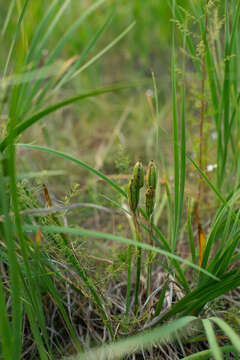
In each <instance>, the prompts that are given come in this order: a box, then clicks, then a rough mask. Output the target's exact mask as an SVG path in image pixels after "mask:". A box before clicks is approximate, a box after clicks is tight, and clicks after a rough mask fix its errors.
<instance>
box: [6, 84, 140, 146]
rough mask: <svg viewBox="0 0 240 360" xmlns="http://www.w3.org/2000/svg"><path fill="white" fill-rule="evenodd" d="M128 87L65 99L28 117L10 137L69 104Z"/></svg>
mask: <svg viewBox="0 0 240 360" xmlns="http://www.w3.org/2000/svg"><path fill="white" fill-rule="evenodd" d="M132 86H133V85H132ZM129 87H131V85H130V84H128V85H124V84H120V85H116V86H112V87H105V88H101V89H97V90H92V91H89V92H86V93H82V94H79V95H77V96H73V97H70V98H68V99H66V100H64V101H60V102H58V103H56V104H54V105H51V106H49V107H47V108H45V109H44V110H41V111H40V112H38V113H36V114H34V115H32V116H30V117H29V118H28V119H26V120H25V121H23V122H22V123H20V124H18V125H17V126H16V127H15V128H14V129H12V133H11V136H12V137H13V138H16V137H17V136H18V135H20V134H22V133H23V132H24V131H25V130H26V129H28V128H29V127H31V126H32V125H33V124H35V123H36V122H37V121H39V120H40V119H42V118H43V117H45V116H47V115H49V114H51V113H53V112H55V111H56V110H58V109H61V108H63V107H65V106H68V105H71V104H73V103H75V102H76V101H79V100H83V99H86V98H89V97H93V96H98V95H101V94H105V93H108V92H113V91H118V90H122V89H127V88H129ZM9 139H10V135H9V134H8V135H7V136H6V137H5V138H4V139H3V140H2V141H1V143H0V151H3V150H5V148H6V147H7V146H8V143H9Z"/></svg>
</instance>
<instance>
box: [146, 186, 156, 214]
mask: <svg viewBox="0 0 240 360" xmlns="http://www.w3.org/2000/svg"><path fill="white" fill-rule="evenodd" d="M154 195H155V191H154V189H153V187H152V186H149V187H148V188H147V191H146V214H147V217H148V218H150V216H151V215H152V213H153V209H154Z"/></svg>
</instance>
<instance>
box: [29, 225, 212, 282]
mask: <svg viewBox="0 0 240 360" xmlns="http://www.w3.org/2000/svg"><path fill="white" fill-rule="evenodd" d="M23 229H24V230H25V231H34V232H37V231H38V230H39V229H41V231H42V232H48V233H53V234H70V235H84V236H89V237H94V238H98V239H106V240H112V241H117V242H120V243H123V244H127V245H134V246H136V247H141V248H142V249H145V250H149V251H154V252H156V253H159V254H161V255H164V256H166V257H169V258H172V259H175V260H177V261H179V262H182V263H183V264H186V265H188V266H190V267H192V268H194V269H197V270H200V271H202V272H203V273H205V274H206V275H208V276H209V277H211V278H212V279H214V280H218V278H217V277H216V276H214V275H212V274H211V273H209V272H208V271H206V270H204V269H202V268H200V269H199V267H198V266H197V265H195V264H193V263H192V262H190V261H188V260H185V259H183V258H181V257H180V256H177V255H174V254H172V253H170V252H168V251H165V250H161V249H158V248H156V247H154V246H151V245H148V244H145V243H139V242H137V241H134V240H131V239H127V238H124V237H121V236H116V235H111V234H107V233H103V232H100V231H93V230H86V229H82V228H71V227H63V226H54V225H51V226H40V225H27V224H25V225H23Z"/></svg>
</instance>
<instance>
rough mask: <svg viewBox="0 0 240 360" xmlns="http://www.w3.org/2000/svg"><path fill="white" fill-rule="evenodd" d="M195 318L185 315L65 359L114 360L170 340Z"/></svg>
mask: <svg viewBox="0 0 240 360" xmlns="http://www.w3.org/2000/svg"><path fill="white" fill-rule="evenodd" d="M195 320H196V318H195V317H193V316H187V317H184V318H181V319H178V320H175V321H172V322H171V323H170V324H167V325H164V326H161V327H159V328H156V329H154V330H151V331H145V332H142V333H141V334H140V335H136V336H132V337H130V338H128V339H123V340H120V341H118V342H115V343H112V344H109V345H103V346H102V347H100V348H96V349H93V350H90V351H88V352H86V353H85V354H80V355H78V356H72V357H70V358H68V359H66V360H96V359H101V360H115V359H117V358H120V357H121V358H122V357H124V356H125V355H130V354H131V353H136V352H137V351H139V350H141V349H145V348H149V347H151V346H152V345H154V343H156V342H157V343H158V344H159V343H162V342H169V341H171V339H172V338H174V335H175V334H176V332H177V331H179V330H180V329H184V327H186V326H187V325H189V324H190V323H191V322H193V321H195Z"/></svg>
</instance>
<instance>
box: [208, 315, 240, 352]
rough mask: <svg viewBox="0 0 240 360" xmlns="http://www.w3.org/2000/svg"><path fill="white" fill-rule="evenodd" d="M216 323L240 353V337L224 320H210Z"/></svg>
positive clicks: (213, 318)
mask: <svg viewBox="0 0 240 360" xmlns="http://www.w3.org/2000/svg"><path fill="white" fill-rule="evenodd" d="M210 319H211V320H212V321H214V322H215V323H216V324H217V325H218V326H219V327H220V328H221V329H222V330H223V331H224V332H225V334H226V335H227V336H228V337H229V339H230V340H231V342H232V344H233V345H234V347H235V348H236V350H237V351H238V352H239V353H240V336H239V335H237V334H236V332H235V331H234V330H233V329H232V328H231V327H230V326H229V325H228V324H227V323H226V322H225V321H224V320H222V319H220V318H217V317H212V318H210Z"/></svg>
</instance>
